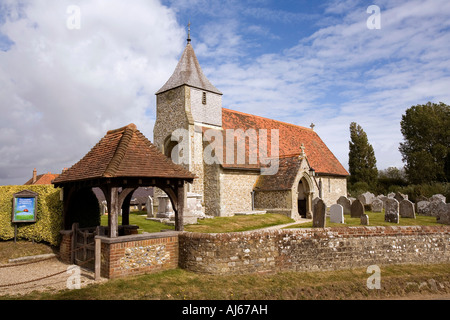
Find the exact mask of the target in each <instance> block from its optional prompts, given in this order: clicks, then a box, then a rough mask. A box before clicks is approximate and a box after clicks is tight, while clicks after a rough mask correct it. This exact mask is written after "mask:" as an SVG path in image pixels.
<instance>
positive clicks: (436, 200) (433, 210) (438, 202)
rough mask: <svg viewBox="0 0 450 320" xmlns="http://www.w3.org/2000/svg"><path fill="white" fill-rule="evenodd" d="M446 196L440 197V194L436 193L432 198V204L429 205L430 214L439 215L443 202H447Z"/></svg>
mask: <svg viewBox="0 0 450 320" xmlns="http://www.w3.org/2000/svg"><path fill="white" fill-rule="evenodd" d="M443 199H445V197H440V196H438V195H434V196H432V197H431V198H430V200H431V201H430V204H429V205H428V211H429V214H428V215H430V216H433V217H437V214H438V212H439V211H440V208H441V206H442V204H445V202H444V201H442V200H443Z"/></svg>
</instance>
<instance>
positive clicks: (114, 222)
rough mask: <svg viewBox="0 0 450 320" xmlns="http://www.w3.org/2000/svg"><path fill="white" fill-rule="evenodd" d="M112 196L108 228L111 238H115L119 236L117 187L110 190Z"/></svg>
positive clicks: (109, 204)
mask: <svg viewBox="0 0 450 320" xmlns="http://www.w3.org/2000/svg"><path fill="white" fill-rule="evenodd" d="M108 189H109V190H108V192H109V194H110V199H111V200H110V201H109V203H108V206H109V208H108V210H109V213H108V227H109V234H108V236H109V237H110V238H115V237H117V236H118V235H119V218H118V217H119V211H120V206H119V190H118V188H116V187H112V188H108Z"/></svg>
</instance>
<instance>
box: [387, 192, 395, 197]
mask: <svg viewBox="0 0 450 320" xmlns="http://www.w3.org/2000/svg"><path fill="white" fill-rule="evenodd" d="M387 196H388V198H393V197H395V193H393V192H391V193H388V195H387Z"/></svg>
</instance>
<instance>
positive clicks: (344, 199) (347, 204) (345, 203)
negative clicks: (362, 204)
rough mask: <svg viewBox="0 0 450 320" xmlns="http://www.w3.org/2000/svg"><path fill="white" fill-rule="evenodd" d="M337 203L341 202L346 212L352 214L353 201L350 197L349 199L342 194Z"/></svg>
mask: <svg viewBox="0 0 450 320" xmlns="http://www.w3.org/2000/svg"><path fill="white" fill-rule="evenodd" d="M336 203H337V204H340V205H341V206H342V208H343V209H344V214H350V209H351V206H352V202H351V201H350V199H348V198H347V197H346V196H341V197H339V199H338V200H337V201H336Z"/></svg>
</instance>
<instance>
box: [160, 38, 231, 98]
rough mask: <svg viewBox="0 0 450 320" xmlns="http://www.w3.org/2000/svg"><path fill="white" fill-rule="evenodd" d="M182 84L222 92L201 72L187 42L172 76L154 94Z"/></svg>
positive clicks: (192, 50)
mask: <svg viewBox="0 0 450 320" xmlns="http://www.w3.org/2000/svg"><path fill="white" fill-rule="evenodd" d="M182 85H189V86H191V87H195V88H199V89H203V90H206V91H210V92H214V93H218V94H222V93H221V92H220V91H219V90H218V89H217V88H216V87H214V85H213V84H212V83H211V82H209V80H208V79H207V78H206V76H205V75H204V74H203V71H202V68H201V67H200V64H199V63H198V60H197V57H196V56H195V52H194V49H193V48H192V45H191V44H190V43H188V44H187V45H186V48H185V49H184V52H183V54H182V55H181V58H180V61H178V65H177V67H176V68H175V71H174V72H173V74H172V76H171V77H170V78H169V80H167V82H166V83H165V84H164V86H162V88H161V89H159V90H158V91H157V92H156V94H158V93H162V92H164V91H167V90H170V89H174V88H177V87H179V86H182Z"/></svg>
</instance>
